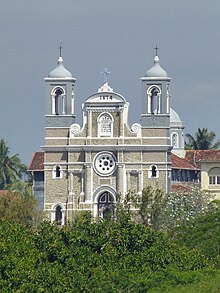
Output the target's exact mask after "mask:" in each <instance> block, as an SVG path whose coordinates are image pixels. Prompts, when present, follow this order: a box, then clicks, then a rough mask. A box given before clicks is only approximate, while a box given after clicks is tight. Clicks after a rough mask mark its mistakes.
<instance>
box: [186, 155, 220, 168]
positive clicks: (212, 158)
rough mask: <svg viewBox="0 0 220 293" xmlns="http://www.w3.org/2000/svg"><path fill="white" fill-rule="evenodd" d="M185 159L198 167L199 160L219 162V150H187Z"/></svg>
mask: <svg viewBox="0 0 220 293" xmlns="http://www.w3.org/2000/svg"><path fill="white" fill-rule="evenodd" d="M185 159H186V160H187V161H188V162H189V163H190V164H192V165H195V166H196V167H197V168H199V169H200V163H201V162H216V161H217V162H220V151H218V150H187V151H186V154H185Z"/></svg>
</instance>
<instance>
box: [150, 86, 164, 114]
mask: <svg viewBox="0 0 220 293" xmlns="http://www.w3.org/2000/svg"><path fill="white" fill-rule="evenodd" d="M147 95H148V113H151V114H154V115H155V114H158V113H160V96H161V90H160V88H159V87H158V86H151V87H150V88H149V89H148V91H147Z"/></svg>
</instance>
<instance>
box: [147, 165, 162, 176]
mask: <svg viewBox="0 0 220 293" xmlns="http://www.w3.org/2000/svg"><path fill="white" fill-rule="evenodd" d="M148 178H159V170H158V168H157V166H156V165H151V166H150V168H149V170H148Z"/></svg>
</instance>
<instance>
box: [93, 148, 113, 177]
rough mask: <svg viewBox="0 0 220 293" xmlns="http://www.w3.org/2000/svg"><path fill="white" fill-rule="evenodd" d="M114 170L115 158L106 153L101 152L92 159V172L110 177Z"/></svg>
mask: <svg viewBox="0 0 220 293" xmlns="http://www.w3.org/2000/svg"><path fill="white" fill-rule="evenodd" d="M115 169H116V159H115V156H114V155H113V154H111V153H108V152H102V153H99V154H97V155H96V156H95V158H94V170H95V172H96V173H97V174H99V175H102V176H109V175H111V174H112V173H113V172H114V171H115Z"/></svg>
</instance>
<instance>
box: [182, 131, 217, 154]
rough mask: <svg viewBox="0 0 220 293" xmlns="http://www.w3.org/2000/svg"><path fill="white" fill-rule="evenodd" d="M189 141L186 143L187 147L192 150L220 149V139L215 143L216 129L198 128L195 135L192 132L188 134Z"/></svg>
mask: <svg viewBox="0 0 220 293" xmlns="http://www.w3.org/2000/svg"><path fill="white" fill-rule="evenodd" d="M186 138H187V142H186V143H185V147H186V149H192V150H209V149H219V147H220V139H218V140H217V142H215V143H214V140H215V138H216V134H215V132H214V131H208V128H205V127H204V128H198V130H197V132H196V133H195V136H193V135H191V134H190V133H187V134H186Z"/></svg>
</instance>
